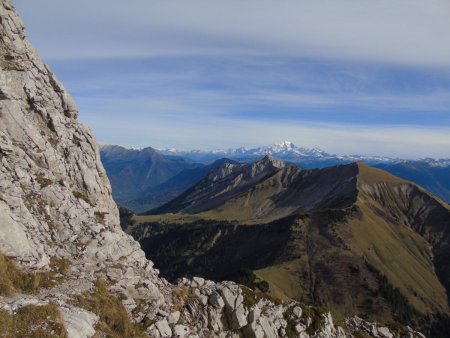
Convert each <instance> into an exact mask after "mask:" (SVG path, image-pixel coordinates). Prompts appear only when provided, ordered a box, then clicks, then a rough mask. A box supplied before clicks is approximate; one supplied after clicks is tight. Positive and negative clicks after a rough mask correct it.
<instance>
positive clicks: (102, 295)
mask: <svg viewBox="0 0 450 338" xmlns="http://www.w3.org/2000/svg"><path fill="white" fill-rule="evenodd" d="M74 303H75V305H77V306H79V307H81V308H83V309H86V310H88V311H91V312H93V313H95V314H96V315H97V316H99V317H100V321H99V323H98V324H97V327H96V329H97V335H100V336H102V337H103V336H106V337H111V338H119V337H145V334H144V332H143V330H142V329H141V328H140V327H139V326H138V325H136V324H135V323H133V322H132V321H131V318H130V316H129V315H128V313H127V311H126V310H125V307H124V306H123V304H122V301H121V299H120V298H119V297H117V296H115V295H113V294H111V293H110V292H109V291H108V287H107V285H106V282H105V281H104V280H103V279H101V278H99V279H97V281H96V282H95V289H94V290H93V291H92V292H84V293H82V294H81V295H78V296H77V297H76V299H75V302H74Z"/></svg>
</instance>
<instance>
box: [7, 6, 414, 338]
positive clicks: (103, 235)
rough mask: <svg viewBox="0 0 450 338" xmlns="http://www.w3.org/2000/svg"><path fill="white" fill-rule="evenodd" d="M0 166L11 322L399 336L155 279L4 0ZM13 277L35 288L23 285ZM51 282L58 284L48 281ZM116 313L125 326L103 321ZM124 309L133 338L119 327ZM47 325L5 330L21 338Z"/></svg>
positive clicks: (151, 332) (95, 154)
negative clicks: (34, 318)
mask: <svg viewBox="0 0 450 338" xmlns="http://www.w3.org/2000/svg"><path fill="white" fill-rule="evenodd" d="M0 161H1V168H0V252H1V253H2V254H3V255H4V256H7V257H9V258H8V263H7V264H6V265H5V264H4V265H5V266H6V268H5V269H6V270H5V271H7V272H5V273H4V274H3V275H2V276H0V282H2V280H3V282H5V281H6V282H5V283H6V284H5V285H10V286H11V288H10V289H11V290H12V291H11V290H10V292H9V293H4V294H2V293H1V290H0V310H1V311H0V315H5V316H12V317H11V318H12V319H11V321H14V320H15V319H14V318H15V317H14V316H21V315H23V312H21V309H23V308H25V307H27V306H30V305H32V306H37V307H39V306H44V305H45V304H53V306H55V307H56V308H57V311H59V312H60V313H61V318H62V321H63V324H64V327H65V328H64V330H66V331H67V332H66V334H67V335H68V336H69V337H91V336H93V335H94V334H95V333H97V335H98V336H108V335H109V336H111V335H112V334H114V335H115V336H123V337H128V336H141V335H144V336H149V337H192V338H193V337H278V336H280V337H297V336H298V337H309V336H314V337H348V336H350V335H351V334H350V332H356V331H363V332H367V334H369V335H371V336H374V337H391V336H392V335H390V333H389V330H388V329H387V328H379V327H377V326H376V325H371V324H368V323H365V322H364V321H361V320H359V319H352V320H351V321H348V325H347V327H346V329H345V330H344V329H343V328H337V327H335V326H334V324H333V321H332V318H331V316H330V315H329V314H327V313H316V312H314V313H315V314H316V315H315V316H313V315H312V313H313V312H312V311H311V310H310V309H306V308H304V309H303V310H302V308H301V307H300V305H299V304H297V303H295V302H288V303H285V304H282V305H275V304H273V303H272V302H271V301H269V300H267V299H265V298H264V297H262V296H260V295H259V296H258V295H255V294H253V293H252V292H251V291H250V290H247V289H242V288H240V287H239V286H237V285H236V284H233V283H225V282H224V283H219V284H216V283H213V282H210V281H204V280H202V279H200V278H196V279H194V280H192V281H189V280H181V281H180V283H179V284H178V285H171V284H169V283H167V282H166V281H165V280H163V279H161V278H159V277H158V270H156V269H154V268H153V264H152V263H151V262H150V261H148V260H146V259H145V256H144V253H143V252H142V251H141V249H140V248H139V244H138V243H137V242H135V241H134V240H133V239H132V238H131V237H130V236H128V235H126V234H125V233H123V232H122V230H121V228H120V224H119V217H118V211H117V207H116V205H115V204H114V202H113V200H112V197H111V189H110V185H109V182H108V179H107V177H106V175H105V172H104V169H103V167H102V165H101V163H100V161H99V149H98V145H97V143H96V141H95V138H94V137H93V135H92V132H91V131H90V130H89V129H88V128H87V127H85V126H83V125H81V124H80V123H79V122H78V121H77V108H76V106H75V103H74V102H73V101H72V99H71V98H70V96H69V95H68V93H67V91H66V90H65V89H64V87H63V85H62V84H61V83H60V82H59V81H58V80H57V79H56V78H55V76H54V74H53V73H52V71H51V70H50V69H49V67H48V66H46V65H44V64H43V63H42V61H41V60H40V59H39V57H38V56H37V54H36V52H35V51H34V49H33V48H32V46H31V45H30V44H29V43H28V42H27V40H26V38H25V32H24V26H23V24H22V22H21V20H20V19H19V17H18V16H17V14H16V11H15V9H14V7H13V6H12V4H11V2H10V1H9V0H0ZM54 259H60V260H62V259H63V260H65V262H68V265H69V266H68V268H67V271H66V269H64V270H63V269H59V270H58V273H56V274H53V275H51V274H50V275H49V273H50V272H49V271H52V270H51V269H53V268H54V267H52V262H54ZM12 264H14V265H15V266H17V267H18V268H19V269H20V270H23V271H24V272H23V274H25V273H26V274H25V275H21V273H19V272H18V271H17V270H16V268H14V267H13V265H12ZM8 271H9V272H14V274H15V275H14V276H12V275H11V276H9V275H8ZM63 271H64V273H62V272H63ZM46 273H47V274H46ZM18 276H19V277H20V276H25V277H26V278H25V277H23V278H24V279H25V280H26V281H30V280H32V281H33V285H31V286H29V285H28V284H29V283H28V284H27V285H28V288H27V287H25V286H26V285H24V284H23V283H22V284H21V283H18V278H19V277H18ZM33 276H40V277H39V278H37V277H33ZM45 276H51V278H49V281H48V283H46V284H45V283H43V281H44V280H45V278H44V277H45ZM13 277H14V278H13ZM2 278H3V279H2ZM8 278H10V279H8ZM99 280H102V281H104V283H105V285H106V288H105V287H104V286H102V285H103V284H102V283H103V282H99ZM7 282H8V283H10V284H7ZM19 282H20V281H19ZM37 285H46V286H45V287H42V288H37ZM20 290H22V291H20ZM24 290H26V291H24ZM30 290H31V291H30ZM118 295H120V298H116V297H117V296H118ZM115 299H117V300H118V302H119V303H120V304H118V305H117V302H116V303H115V302H114V301H113V300H115ZM104 304H107V305H104ZM111 304H112V305H115V306H116V307H117V311H116V312H115V315H116V316H118V317H119V319H118V320H121V321H119V322H118V323H117V320H116V319H114V318H113V319H112V318H110V317H108V316H107V315H105V314H104V312H105V311H110V310H111V309H109V308H108V307H109V306H110V305H111ZM121 307H124V309H125V310H126V313H127V316H129V317H130V318H132V320H133V323H135V324H134V325H137V328H136V329H131V328H130V327H129V325H128V324H127V325H128V326H126V325H125V326H126V327H124V325H122V324H123V323H124V322H125V318H124V317H123V316H121V315H120V314H121V313H122V312H120V311H121V310H120V309H121ZM33 309H35V310H36V308H33ZM306 310H307V311H306ZM5 311H6V312H5ZM36 311H37V310H36ZM118 314H119V315H118ZM8 318H10V317H8ZM45 318H47V319H48V318H50V317H49V316H47V317H45ZM45 318H44V319H45ZM112 320H116V322H114V321H113V322H111V321H112ZM5 323H6V322H5V321H1V320H0V327H1V325H7V324H5ZM20 323H22V324H23V323H24V322H20ZM50 324H51V323H50V320H49V319H48V320H47V322H46V321H45V320H44V322H42V323H41V324H39V325H41V326H40V327H37V328H36V327H34V328H20V327H14V325H13V326H11V327H10V328H9V329H11V330H12V331H11V332H12V333H11V335H12V336H14V335H16V333H17V332H16V331H14V330H22V329H23V330H25V331H26V330H47V329H48V326H49V325H50ZM23 325H25V324H23ZM2 329H3V330H5V328H3V327H2ZM3 332H6V331H3ZM14 332H16V333H14ZM27 332H28V331H27ZM30 332H31V331H30ZM33 332H34V331H33ZM111 332H112V333H111ZM48 334H49V335H50V336H55V335H56V333H55V331H49V333H48ZM28 335H33V333H28ZM64 335H65V334H64ZM64 335H63V336H64ZM410 335H411V336H418V334H416V333H413V332H412V331H411V332H410Z"/></svg>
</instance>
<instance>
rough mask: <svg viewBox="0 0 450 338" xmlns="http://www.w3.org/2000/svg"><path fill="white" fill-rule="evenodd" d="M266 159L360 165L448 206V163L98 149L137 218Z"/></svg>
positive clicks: (254, 151)
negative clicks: (238, 165) (216, 176)
mask: <svg viewBox="0 0 450 338" xmlns="http://www.w3.org/2000/svg"><path fill="white" fill-rule="evenodd" d="M267 154H271V155H272V156H273V157H275V158H277V159H280V160H283V161H284V162H286V164H287V165H289V164H291V165H295V166H299V167H301V168H303V169H306V170H308V169H314V168H325V167H330V166H335V165H342V164H348V163H352V162H358V161H362V162H365V163H366V164H368V165H370V166H373V167H376V168H379V169H383V170H386V171H388V172H389V173H391V174H393V175H395V176H398V177H401V178H403V179H406V180H409V181H412V182H415V183H417V184H419V185H421V186H422V187H424V188H425V189H427V190H429V191H430V192H432V193H433V194H435V195H436V196H438V197H440V198H441V199H442V200H444V201H445V202H447V203H449V202H450V159H431V158H425V159H420V160H407V159H400V158H390V157H383V156H365V155H335V154H329V153H327V152H325V151H323V150H320V149H317V148H313V149H310V148H304V147H297V146H296V145H294V144H293V143H292V142H289V141H285V142H281V143H279V144H274V145H270V146H264V147H258V148H244V147H241V148H237V149H228V150H211V151H201V150H192V151H181V150H176V149H164V150H157V149H154V148H152V147H146V148H138V149H137V148H125V147H122V146H117V145H104V146H102V147H101V158H102V162H103V165H104V167H105V169H106V172H107V174H108V177H109V180H110V182H111V185H112V189H113V196H114V198H115V200H116V202H117V203H118V204H120V205H122V206H124V207H126V208H128V209H131V210H132V211H134V212H137V213H141V212H146V211H148V210H151V209H152V208H157V207H159V206H160V205H162V204H164V203H166V202H168V201H170V200H171V199H173V198H175V197H177V196H178V195H180V194H181V193H183V192H184V191H186V190H187V189H189V188H190V187H192V186H193V185H194V184H196V183H197V182H198V181H199V180H201V179H202V178H203V177H205V176H206V175H208V173H209V172H210V171H211V170H213V169H214V168H216V167H217V166H220V165H221V164H223V162H224V161H237V162H255V161H258V160H260V159H261V158H263V157H264V156H266V155H267ZM224 159H228V160H224Z"/></svg>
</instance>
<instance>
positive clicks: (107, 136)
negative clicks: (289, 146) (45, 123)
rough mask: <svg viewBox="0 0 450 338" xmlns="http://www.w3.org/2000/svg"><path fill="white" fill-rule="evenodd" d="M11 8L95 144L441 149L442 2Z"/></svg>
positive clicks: (21, 2) (47, 3)
mask: <svg viewBox="0 0 450 338" xmlns="http://www.w3.org/2000/svg"><path fill="white" fill-rule="evenodd" d="M15 4H16V6H17V7H18V9H19V12H20V14H21V15H22V18H23V19H24V21H25V24H26V26H27V28H28V35H29V38H30V40H31V41H32V42H33V44H34V45H35V47H36V48H37V49H38V51H39V53H40V54H41V56H42V57H43V58H44V60H45V62H46V63H48V64H50V66H51V68H52V69H53V70H54V71H55V73H56V74H57V76H58V77H59V78H60V79H61V80H62V81H63V82H64V84H65V86H66V87H67V89H68V90H69V91H70V93H71V94H72V95H73V96H74V97H75V100H76V101H77V103H78V107H79V109H80V119H81V120H82V121H83V122H84V123H86V124H88V125H89V126H90V127H91V128H92V129H93V130H94V132H95V134H96V136H97V139H98V140H99V142H101V143H112V144H122V145H126V146H153V147H156V148H168V147H176V148H181V149H192V148H199V149H213V148H228V147H238V146H242V145H244V146H257V145H265V144H270V143H276V142H279V141H282V140H290V141H292V142H294V143H295V144H297V145H300V146H307V147H320V148H323V149H324V150H326V151H328V152H334V153H340V154H350V153H353V154H354V153H360V154H368V155H370V154H372V155H375V154H376V155H388V156H397V157H405V158H417V157H427V156H431V157H450V44H449V43H448V32H450V20H448V18H449V17H450V5H449V3H448V2H446V1H443V0H442V1H441V0H431V1H417V0H408V1H394V2H392V1H385V0H380V1H368V0H361V1H358V2H355V1H350V0H336V1H290V0H287V1H283V2H280V1H275V0H262V1H256V0H244V1H237V0H230V1H224V0H222V1H219V0H210V1H206V0H191V1H189V2H187V1H181V0H174V1H163V0H155V1H144V0H133V1H128V2H124V1H119V0H108V1H106V0H97V1H95V2H92V1H87V0H80V1H77V2H70V3H69V2H65V1H58V0H41V1H33V2H30V1H28V0H16V1H15Z"/></svg>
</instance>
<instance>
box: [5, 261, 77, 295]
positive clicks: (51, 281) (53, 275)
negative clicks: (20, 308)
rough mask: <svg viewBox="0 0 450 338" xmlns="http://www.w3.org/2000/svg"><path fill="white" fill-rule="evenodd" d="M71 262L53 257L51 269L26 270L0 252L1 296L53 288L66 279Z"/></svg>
mask: <svg viewBox="0 0 450 338" xmlns="http://www.w3.org/2000/svg"><path fill="white" fill-rule="evenodd" d="M69 266H70V263H69V261H68V260H66V259H58V258H52V259H51V261H50V271H41V272H36V273H32V272H24V271H22V270H20V269H19V268H18V267H17V266H16V265H15V264H14V262H13V261H12V260H11V259H9V258H8V257H6V256H4V255H3V254H1V253H0V296H7V295H11V294H13V293H34V292H36V291H37V290H39V289H41V288H51V287H53V286H55V285H58V284H60V283H61V282H63V281H64V276H65V274H66V273H67V270H68V268H69Z"/></svg>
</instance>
